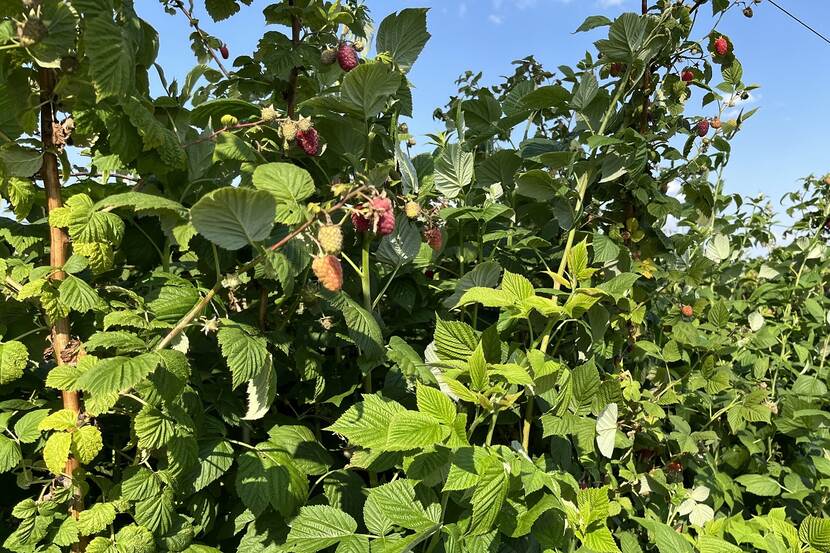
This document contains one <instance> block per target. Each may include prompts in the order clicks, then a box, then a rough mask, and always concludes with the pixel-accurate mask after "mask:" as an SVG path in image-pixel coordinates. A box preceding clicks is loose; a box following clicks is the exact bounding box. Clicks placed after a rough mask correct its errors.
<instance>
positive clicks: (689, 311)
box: [680, 305, 695, 317]
mask: <svg viewBox="0 0 830 553" xmlns="http://www.w3.org/2000/svg"><path fill="white" fill-rule="evenodd" d="M680 314H681V315H683V316H684V317H691V316H692V315H694V314H695V310H694V309H693V308H692V306H691V305H684V306H683V307H681V308H680Z"/></svg>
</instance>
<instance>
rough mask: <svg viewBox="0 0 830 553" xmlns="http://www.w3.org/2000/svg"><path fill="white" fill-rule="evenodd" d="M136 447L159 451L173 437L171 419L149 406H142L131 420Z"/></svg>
mask: <svg viewBox="0 0 830 553" xmlns="http://www.w3.org/2000/svg"><path fill="white" fill-rule="evenodd" d="M133 427H134V428H135V434H136V436H137V437H138V447H140V448H142V449H160V448H162V447H164V446H165V445H167V442H168V441H170V438H172V437H173V430H174V423H173V421H172V420H171V418H170V417H169V416H168V415H166V414H164V413H162V412H161V411H159V410H158V409H155V408H153V407H150V406H144V407H143V408H142V409H141V411H140V412H139V413H138V415H136V417H135V419H134V420H133Z"/></svg>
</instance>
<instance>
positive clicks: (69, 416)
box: [38, 409, 78, 432]
mask: <svg viewBox="0 0 830 553" xmlns="http://www.w3.org/2000/svg"><path fill="white" fill-rule="evenodd" d="M77 426H78V413H76V412H75V411H73V410H72V409H60V410H58V411H55V412H54V413H52V414H51V415H49V416H48V417H46V418H44V419H43V420H42V421H40V424H39V425H38V430H40V431H41V432H46V431H49V430H58V431H61V432H63V431H68V430H75V429H76V428H77Z"/></svg>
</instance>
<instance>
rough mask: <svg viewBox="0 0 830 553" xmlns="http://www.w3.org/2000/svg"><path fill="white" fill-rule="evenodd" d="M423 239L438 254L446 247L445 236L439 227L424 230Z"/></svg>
mask: <svg viewBox="0 0 830 553" xmlns="http://www.w3.org/2000/svg"><path fill="white" fill-rule="evenodd" d="M423 237H424V242H426V243H427V244H428V245H429V247H430V248H432V249H433V250H434V251H436V252H437V251H439V250H440V249H441V248H442V247H443V245H444V235H443V233H442V232H441V229H440V228H438V227H430V228H427V229H424V232H423Z"/></svg>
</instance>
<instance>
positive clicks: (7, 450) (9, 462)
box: [0, 435, 23, 474]
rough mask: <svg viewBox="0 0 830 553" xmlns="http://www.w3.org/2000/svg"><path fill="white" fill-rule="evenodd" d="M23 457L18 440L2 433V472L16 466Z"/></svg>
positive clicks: (0, 453)
mask: <svg viewBox="0 0 830 553" xmlns="http://www.w3.org/2000/svg"><path fill="white" fill-rule="evenodd" d="M22 459H23V456H22V455H21V453H20V446H19V445H18V444H17V442H15V441H14V440H12V439H11V438H7V437H6V436H3V435H0V474H2V473H4V472H8V471H10V470H11V469H13V468H15V467H16V466H17V464H18V463H20V461H21V460H22Z"/></svg>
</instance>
